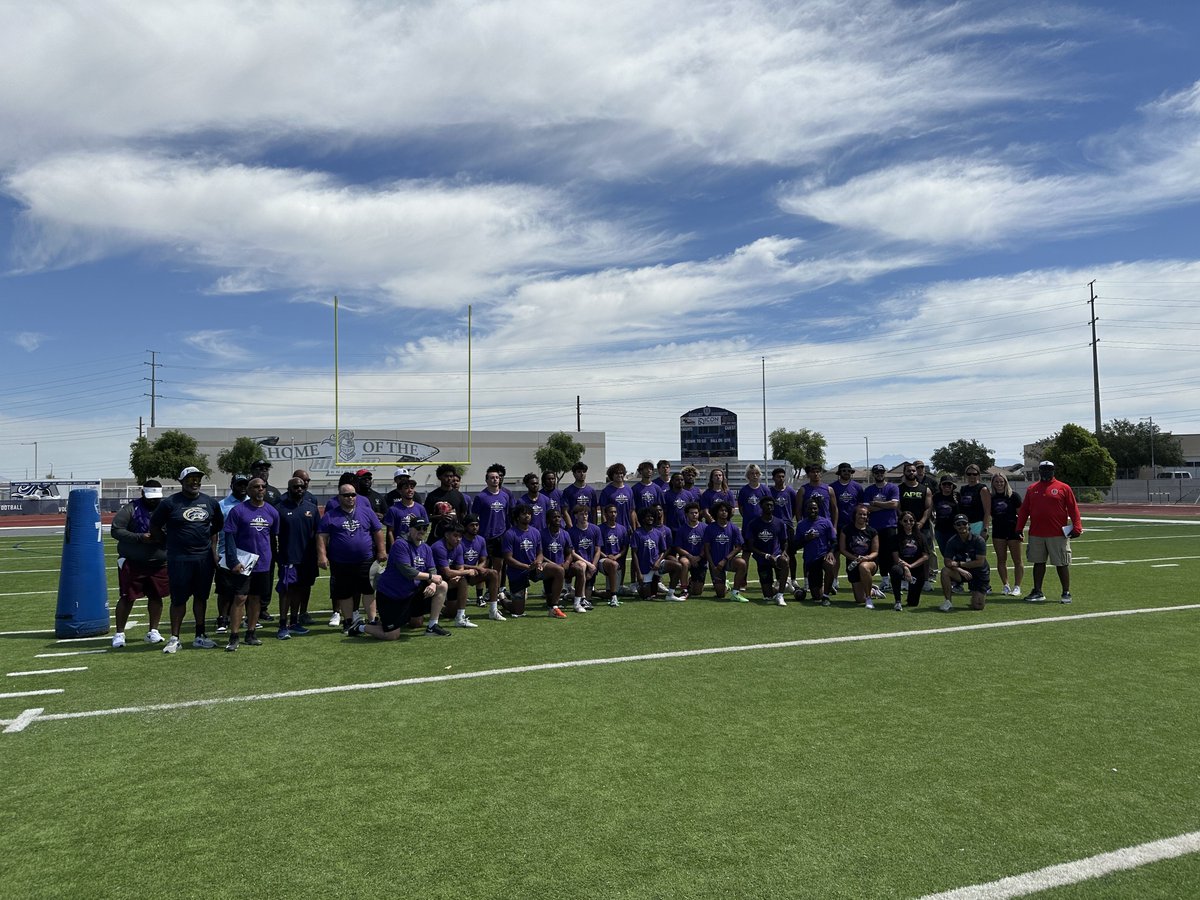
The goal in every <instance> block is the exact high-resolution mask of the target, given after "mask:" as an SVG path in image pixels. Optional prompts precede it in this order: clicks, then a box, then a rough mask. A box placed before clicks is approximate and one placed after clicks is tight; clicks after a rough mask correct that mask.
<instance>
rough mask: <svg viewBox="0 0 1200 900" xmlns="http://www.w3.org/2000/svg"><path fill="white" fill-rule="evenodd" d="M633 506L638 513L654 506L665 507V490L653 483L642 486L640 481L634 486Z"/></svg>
mask: <svg viewBox="0 0 1200 900" xmlns="http://www.w3.org/2000/svg"><path fill="white" fill-rule="evenodd" d="M632 487H633V505H634V507H635V508H636V509H637V511H638V512H641V511H642V510H643V509H649V508H650V507H652V506H656V505H657V506H662V505H663V502H664V501H663V489H662V488H660V487H659V486H658V485H657V484H655V483H654V482H653V481H652V482H650V483H649V484H642V483H641V482H640V481H639V482H638V483H637V484H635V485H633V486H632Z"/></svg>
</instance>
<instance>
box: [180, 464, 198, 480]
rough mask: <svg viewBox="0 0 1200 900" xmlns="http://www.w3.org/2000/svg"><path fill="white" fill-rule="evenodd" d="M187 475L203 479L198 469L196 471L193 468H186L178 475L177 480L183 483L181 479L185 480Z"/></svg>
mask: <svg viewBox="0 0 1200 900" xmlns="http://www.w3.org/2000/svg"><path fill="white" fill-rule="evenodd" d="M189 475H199V476H201V477H203V476H204V473H203V472H201V471H200V470H199V469H197V468H196V467H195V466H188V467H187V468H186V469H184V470H183V471H182V472H180V473H179V480H180V481H183V479H185V478H187V477H188V476H189Z"/></svg>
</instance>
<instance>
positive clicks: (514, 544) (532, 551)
mask: <svg viewBox="0 0 1200 900" xmlns="http://www.w3.org/2000/svg"><path fill="white" fill-rule="evenodd" d="M500 546H501V547H502V548H503V550H504V552H505V553H511V554H512V558H513V559H514V560H516V561H517V562H519V563H525V564H526V565H532V564H533V563H534V562H535V561H536V560H537V556H538V553H540V552H541V549H542V536H541V535H540V534H538V533H537V532H536V531H535V530H534V529H532V528H526V529H525V530H524V531H517V529H516V528H510V529H508V531H506V532H504V537H503V538H501V540H500ZM522 571H524V570H522Z"/></svg>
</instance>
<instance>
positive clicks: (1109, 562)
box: [1079, 556, 1200, 566]
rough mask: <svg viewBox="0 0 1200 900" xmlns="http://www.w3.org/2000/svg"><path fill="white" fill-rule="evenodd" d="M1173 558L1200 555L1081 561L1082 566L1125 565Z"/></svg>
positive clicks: (1199, 557)
mask: <svg viewBox="0 0 1200 900" xmlns="http://www.w3.org/2000/svg"><path fill="white" fill-rule="evenodd" d="M1173 559H1200V556H1152V557H1150V558H1148V559H1093V560H1089V561H1088V562H1084V563H1080V564H1079V565H1081V566H1123V565H1126V564H1127V563H1154V562H1166V561H1168V560H1173Z"/></svg>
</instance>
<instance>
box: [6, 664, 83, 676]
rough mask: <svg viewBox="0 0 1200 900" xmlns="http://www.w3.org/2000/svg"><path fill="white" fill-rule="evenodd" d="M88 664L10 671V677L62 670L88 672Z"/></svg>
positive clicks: (56, 673)
mask: <svg viewBox="0 0 1200 900" xmlns="http://www.w3.org/2000/svg"><path fill="white" fill-rule="evenodd" d="M87 668H88V667H87V666H68V667H66V668H64V669H34V670H32V671H29V672H9V673H8V677H9V678H21V677H23V676H25V675H58V674H61V673H62V672H86V671H87Z"/></svg>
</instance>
